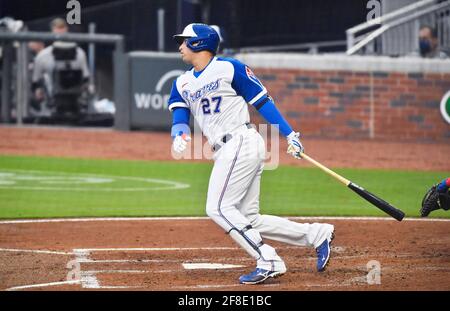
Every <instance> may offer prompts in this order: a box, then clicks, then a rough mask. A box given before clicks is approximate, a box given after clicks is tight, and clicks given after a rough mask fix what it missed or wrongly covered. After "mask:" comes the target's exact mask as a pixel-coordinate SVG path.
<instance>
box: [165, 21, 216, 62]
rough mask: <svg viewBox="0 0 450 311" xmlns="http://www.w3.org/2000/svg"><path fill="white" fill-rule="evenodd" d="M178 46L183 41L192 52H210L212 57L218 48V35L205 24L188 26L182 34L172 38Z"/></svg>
mask: <svg viewBox="0 0 450 311" xmlns="http://www.w3.org/2000/svg"><path fill="white" fill-rule="evenodd" d="M173 38H174V39H175V41H176V42H177V43H178V44H182V43H183V41H184V40H185V39H187V41H186V45H187V47H188V48H190V49H191V50H192V51H194V52H200V51H210V52H211V53H213V54H214V55H215V54H216V53H217V49H218V48H219V43H220V37H219V34H218V33H217V32H216V31H215V30H214V28H212V27H211V26H209V25H206V24H189V25H187V26H186V27H185V28H184V30H183V33H181V34H178V35H175V36H173Z"/></svg>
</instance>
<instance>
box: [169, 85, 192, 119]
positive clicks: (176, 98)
mask: <svg viewBox="0 0 450 311" xmlns="http://www.w3.org/2000/svg"><path fill="white" fill-rule="evenodd" d="M168 106H169V110H170V111H172V110H173V109H174V108H176V107H185V108H189V106H188V105H187V104H186V102H185V100H184V99H183V97H181V95H180V92H178V88H177V80H176V79H175V81H173V84H172V90H171V91H170V97H169V105H168Z"/></svg>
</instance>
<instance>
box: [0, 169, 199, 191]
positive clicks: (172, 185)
mask: <svg viewBox="0 0 450 311" xmlns="http://www.w3.org/2000/svg"><path fill="white" fill-rule="evenodd" d="M2 171H6V172H13V173H14V172H24V173H31V174H33V173H34V174H47V175H48V174H56V175H63V176H81V177H83V176H85V177H93V178H109V179H111V178H113V179H119V180H132V181H139V182H146V183H154V184H163V185H165V186H163V187H150V188H149V187H133V188H125V187H122V188H120V187H117V188H105V187H102V188H92V187H89V185H88V186H86V188H76V187H67V188H64V187H50V186H49V187H42V186H33V187H31V186H29V187H25V186H15V185H1V184H0V189H20V190H48V191H108V192H109V191H124V192H128V191H155V190H158V191H159V190H176V189H187V188H190V187H191V185H190V184H186V183H182V182H177V181H172V180H167V179H158V178H143V177H133V176H116V175H102V174H88V173H73V172H55V171H38V170H23V169H1V170H0V173H1V172H2Z"/></svg>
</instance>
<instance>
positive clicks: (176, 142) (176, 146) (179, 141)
mask: <svg viewBox="0 0 450 311" xmlns="http://www.w3.org/2000/svg"><path fill="white" fill-rule="evenodd" d="M189 141H191V137H190V136H189V135H187V134H183V133H179V134H178V135H177V136H175V138H174V139H173V142H172V147H173V150H174V151H175V152H177V153H182V152H183V151H184V150H186V147H187V143H188V142H189Z"/></svg>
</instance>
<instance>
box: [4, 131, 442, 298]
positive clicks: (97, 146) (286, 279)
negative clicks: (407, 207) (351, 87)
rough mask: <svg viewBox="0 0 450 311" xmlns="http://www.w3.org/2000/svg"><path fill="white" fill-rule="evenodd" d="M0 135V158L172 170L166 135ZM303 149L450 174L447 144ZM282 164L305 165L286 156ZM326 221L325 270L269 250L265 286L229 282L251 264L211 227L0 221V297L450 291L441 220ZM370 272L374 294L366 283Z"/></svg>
mask: <svg viewBox="0 0 450 311" xmlns="http://www.w3.org/2000/svg"><path fill="white" fill-rule="evenodd" d="M0 137H1V139H0V154H3V155H5V154H9V155H33V156H58V157H72V158H102V159H132V160H171V155H170V139H168V137H167V134H166V133H142V132H141V133H136V132H131V133H123V132H115V131H112V130H108V129H106V130H98V129H97V130H87V129H70V128H34V127H26V128H16V127H0ZM304 143H305V147H306V148H307V151H308V153H310V154H311V155H312V156H314V157H315V158H317V159H319V160H321V162H323V163H324V164H327V165H328V166H330V167H350V168H384V169H392V168H395V169H410V170H433V171H443V170H446V171H447V170H450V164H449V161H448V154H450V145H448V144H433V143H421V144H417V143H411V142H407V143H406V142H397V143H393V142H391V143H386V142H380V141H331V140H320V139H305V140H304ZM285 147H286V146H285V145H284V143H282V144H281V146H280V148H281V150H284V149H285ZM281 163H282V164H289V165H300V166H308V164H307V163H305V162H304V161H303V162H301V161H295V160H293V159H291V158H289V157H287V156H285V155H284V153H283V152H281ZM299 221H300V220H299ZM321 221H324V220H321ZM303 222H311V220H304V221H303ZM319 222H320V221H319ZM327 222H330V223H333V224H334V225H335V226H336V230H337V231H336V239H335V241H334V244H333V255H332V259H331V264H330V266H329V269H328V270H327V271H326V272H324V273H321V274H319V273H317V272H316V271H315V260H316V258H315V253H314V250H313V249H307V248H300V247H293V246H289V245H285V244H278V243H273V245H275V246H277V249H278V250H279V254H280V255H281V256H282V257H283V258H284V259H285V260H286V263H287V266H288V269H289V270H288V273H287V274H286V275H284V276H283V277H281V278H279V279H276V280H270V282H267V283H266V284H264V285H261V286H243V285H239V284H238V283H237V279H238V277H239V275H241V274H242V273H244V272H248V271H249V270H250V269H253V268H254V262H253V260H252V259H251V258H249V257H248V256H247V255H246V254H245V253H244V252H243V251H242V250H240V249H239V248H237V247H236V246H235V245H234V244H233V242H232V241H231V239H229V238H227V237H226V236H224V233H223V231H222V230H220V229H219V228H218V227H217V226H216V225H215V224H213V222H212V221H210V220H207V219H190V220H188V219H169V220H155V219H153V220H148V219H141V220H114V221H111V220H110V221H106V220H105V221H100V220H93V221H89V220H84V221H67V220H66V221H58V222H55V221H52V222H26V223H20V222H0V289H1V290H5V289H10V290H96V289H97V290H98V289H103V290H107V289H116V290H117V289H119V290H120V289H128V290H239V291H241V290H269V291H272V290H276V291H278V290H280V291H281V290H290V291H293V290H295V291H296V290H450V246H449V245H450V222H449V221H445V220H442V221H431V220H427V221H417V220H414V221H413V220H406V221H403V222H401V223H398V222H396V221H394V220H374V219H372V220H344V219H338V220H336V219H333V220H327ZM192 228H195V230H192ZM183 264H185V265H184V266H183ZM186 264H209V265H210V264H223V265H232V266H228V268H226V269H222V268H221V267H220V266H216V267H215V268H214V269H208V270H206V269H199V268H200V267H199V266H194V268H196V269H188V268H192V266H186ZM378 264H379V266H378ZM368 265H369V268H368ZM208 267H210V268H211V266H208ZM203 268H204V266H203ZM370 271H371V272H370ZM380 271H381V274H380V278H379V279H377V277H376V276H377V273H378V272H380ZM368 273H369V275H371V276H373V277H374V278H370V280H372V282H375V283H378V280H379V281H380V284H373V285H369V284H368V282H367V275H368ZM68 276H69V277H68Z"/></svg>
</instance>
